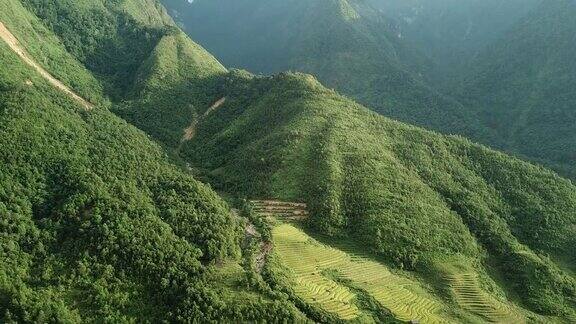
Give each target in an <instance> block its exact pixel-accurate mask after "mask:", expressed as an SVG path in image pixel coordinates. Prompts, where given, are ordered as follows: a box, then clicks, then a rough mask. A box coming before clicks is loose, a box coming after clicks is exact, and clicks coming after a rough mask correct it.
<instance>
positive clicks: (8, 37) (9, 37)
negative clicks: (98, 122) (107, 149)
mask: <svg viewBox="0 0 576 324" xmlns="http://www.w3.org/2000/svg"><path fill="white" fill-rule="evenodd" d="M0 38H2V40H3V41H4V42H6V44H8V46H9V47H10V49H11V50H12V51H14V52H15V53H16V54H18V56H19V57H20V58H21V59H22V61H24V63H26V64H28V65H29V66H31V67H32V68H34V69H35V70H36V71H37V72H38V73H40V75H41V76H42V77H43V78H44V79H46V81H48V82H49V83H50V84H52V85H53V86H54V87H55V88H57V89H58V90H60V91H62V92H64V93H65V94H66V95H67V96H69V97H70V98H72V99H74V100H76V101H77V102H78V103H80V104H81V105H82V106H83V107H84V109H86V110H92V109H93V108H94V105H92V104H91V103H90V102H88V101H87V100H85V99H84V98H82V97H80V96H79V95H77V94H76V93H75V92H74V91H72V90H71V89H70V88H68V87H67V86H66V85H64V83H62V82H60V81H59V80H58V79H56V78H55V77H53V76H52V75H51V74H50V73H48V71H46V70H45V69H44V68H42V67H41V66H40V65H38V64H37V63H36V62H35V61H34V60H33V59H32V58H31V57H30V56H29V55H28V53H27V52H26V51H25V50H24V49H23V48H22V46H20V42H18V39H16V37H15V36H14V35H13V34H12V33H11V32H10V31H9V30H8V29H7V28H6V27H5V26H4V24H3V23H2V22H0Z"/></svg>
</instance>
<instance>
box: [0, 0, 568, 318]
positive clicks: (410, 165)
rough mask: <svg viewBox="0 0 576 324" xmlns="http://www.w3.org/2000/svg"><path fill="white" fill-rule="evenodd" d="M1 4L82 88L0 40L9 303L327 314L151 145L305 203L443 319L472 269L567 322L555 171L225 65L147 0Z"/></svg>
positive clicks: (99, 311)
mask: <svg viewBox="0 0 576 324" xmlns="http://www.w3.org/2000/svg"><path fill="white" fill-rule="evenodd" d="M343 3H344V2H342V3H341V4H343ZM346 8H348V7H345V6H344V7H342V9H343V10H344V9H346ZM0 9H1V10H0V21H1V22H3V23H4V24H5V25H6V26H7V27H8V28H9V29H10V30H11V31H12V32H13V33H14V34H15V36H16V37H18V39H19V41H20V42H21V43H22V45H23V46H24V47H25V48H26V50H27V51H28V52H29V54H30V55H31V56H33V57H34V58H35V60H36V61H37V62H39V64H42V66H43V67H44V68H45V69H47V70H48V71H49V72H50V73H51V74H52V75H54V76H55V77H56V78H58V79H59V80H61V81H62V83H63V84H65V85H67V86H69V87H70V88H71V89H73V90H74V91H75V92H77V93H78V94H79V95H81V96H83V97H84V98H87V100H89V101H90V102H92V103H94V104H95V108H94V109H93V110H92V111H88V112H87V111H85V110H84V109H82V107H81V106H79V105H78V104H76V103H75V102H74V101H73V100H72V99H70V98H69V97H68V96H66V95H65V94H64V93H62V92H61V91H58V90H57V89H56V88H54V87H52V86H51V85H49V84H47V83H46V82H45V81H44V80H43V79H42V78H40V77H39V76H38V75H37V73H36V72H35V71H34V70H33V69H32V68H30V67H28V66H27V65H25V64H24V63H22V62H21V60H20V58H19V57H18V55H16V54H15V53H13V52H12V51H11V50H10V49H9V48H8V46H6V45H5V44H4V43H3V42H0V61H1V64H2V65H1V66H2V67H4V66H6V67H9V68H8V69H4V68H2V69H0V125H1V128H0V143H2V146H1V147H2V149H1V150H0V154H1V155H0V163H2V167H1V168H0V183H2V186H0V188H1V189H0V213H1V214H2V216H4V215H6V217H2V222H1V223H0V231H1V232H0V233H1V235H0V239H1V240H2V245H1V250H0V251H1V253H0V258H2V260H1V261H2V262H0V310H1V312H0V316H3V317H1V318H0V319H1V320H2V321H6V322H11V321H14V322H33V321H36V322H47V321H55V322H61V321H69V322H97V321H112V322H118V321H136V322H140V321H162V320H166V321H170V322H187V321H194V320H196V321H206V320H212V321H224V322H225V321H259V320H261V321H278V320H280V319H282V320H286V321H289V322H302V321H306V320H307V317H308V318H311V319H314V320H315V321H320V322H338V319H337V318H334V317H332V316H331V315H330V314H326V313H323V312H321V311H320V310H318V309H316V308H315V307H314V306H312V305H310V304H308V303H306V302H305V301H303V300H299V299H297V298H295V297H294V295H292V294H291V293H290V289H289V288H290V287H285V285H283V283H282V282H283V281H282V277H283V276H284V274H283V273H285V272H286V273H288V274H289V273H291V272H293V269H284V270H283V269H282V267H281V266H278V265H277V263H276V261H277V260H275V259H274V256H273V255H272V256H270V258H269V259H268V262H267V263H266V264H265V266H264V270H263V273H262V274H261V276H260V275H259V274H257V273H256V272H255V270H254V269H253V268H252V265H251V263H252V259H251V254H250V253H251V252H250V249H251V248H250V247H246V241H249V239H247V237H246V235H242V233H241V228H242V226H241V222H246V220H245V219H244V218H242V217H240V218H238V217H237V216H235V215H234V213H231V211H230V207H229V206H228V204H227V203H225V202H224V201H223V200H222V199H221V198H220V197H219V196H218V195H217V194H216V193H214V191H212V190H211V189H210V188H209V187H208V186H206V185H204V184H201V183H199V182H197V181H196V180H195V179H194V178H193V177H192V176H191V175H190V174H189V173H188V172H186V171H184V169H183V168H182V169H181V168H178V167H176V166H174V165H173V164H171V163H170V162H169V160H168V157H167V154H166V153H169V155H170V156H171V157H174V161H183V162H186V163H187V164H188V165H189V166H190V169H192V170H194V171H195V172H197V173H198V175H200V176H202V179H205V180H206V181H209V182H210V184H211V185H213V186H214V187H216V188H217V189H219V190H222V191H223V192H226V193H227V194H228V195H231V196H233V197H243V196H244V197H248V198H277V199H283V200H288V201H302V202H306V203H307V204H308V206H309V208H310V215H311V217H310V218H309V220H308V224H307V230H308V231H310V232H312V233H315V234H318V235H328V236H329V237H331V238H332V239H334V240H336V241H338V242H344V243H345V242H347V241H352V240H353V241H356V242H357V243H358V245H359V246H360V248H361V249H362V250H364V251H366V252H372V253H374V254H375V256H374V257H373V259H374V260H378V261H379V262H381V264H384V265H386V266H387V267H390V269H393V270H394V271H398V272H400V271H402V270H403V271H404V272H402V273H403V274H404V273H407V274H406V280H409V282H410V281H412V282H413V283H418V284H419V285H420V284H421V285H422V286H424V287H428V289H429V291H427V292H426V294H429V295H433V296H435V299H437V300H440V301H441V304H442V308H443V309H446V311H447V312H449V318H450V319H456V320H459V321H463V322H468V321H472V322H474V321H477V322H480V321H481V318H479V317H478V316H477V315H474V313H473V312H471V311H470V310H467V309H465V308H464V307H461V305H460V304H459V301H458V299H457V297H455V296H454V295H453V294H452V293H450V292H449V291H450V289H451V288H450V287H452V285H453V284H454V283H457V282H458V281H457V279H454V278H460V277H459V276H462V275H463V274H466V275H469V276H471V277H473V278H479V279H478V282H479V284H478V285H479V287H480V288H477V289H479V290H481V291H483V292H484V294H486V295H487V296H489V297H490V298H492V299H494V300H498V301H499V302H500V303H502V304H505V305H508V306H509V307H511V308H514V309H518V315H519V317H520V318H522V319H523V320H527V321H539V320H545V321H558V322H571V321H574V316H575V314H574V312H575V310H574V309H575V302H576V278H575V277H574V271H575V269H576V254H575V251H574V249H573V248H572V247H573V246H575V244H576V241H575V240H576V239H575V238H576V212H575V211H576V187H574V185H572V184H571V182H569V181H568V180H565V179H562V178H560V177H558V176H557V175H556V174H554V173H553V172H551V171H548V170H545V169H543V168H540V167H536V166H533V165H530V164H528V163H526V162H522V161H520V160H517V159H514V158H511V157H509V156H506V155H504V154H500V153H497V152H494V151H491V150H488V149H486V148H484V147H482V146H478V145H475V144H472V143H470V142H469V141H467V140H464V139H462V138H459V137H446V136H442V135H439V134H436V133H432V132H428V131H425V130H422V129H419V128H417V127H413V126H408V125H405V124H402V123H399V122H395V121H391V120H389V119H387V118H384V117H382V116H380V115H377V114H375V113H373V112H370V111H369V110H367V109H366V108H364V107H362V106H360V105H358V104H356V103H354V102H353V101H351V100H350V99H347V98H345V97H343V96H341V95H339V94H337V93H336V92H335V91H333V90H328V89H326V88H325V87H324V86H322V85H321V84H320V83H319V82H318V81H317V80H316V79H315V78H314V77H312V76H310V75H306V74H300V73H282V74H279V75H277V76H273V77H256V76H253V75H251V74H250V73H247V72H242V71H231V72H229V71H227V70H226V69H225V68H224V67H222V65H221V64H220V63H219V62H218V61H216V60H215V59H214V58H213V57H212V56H211V55H210V54H209V53H207V52H206V51H205V50H204V49H202V48H201V47H200V46H198V45H197V44H195V43H194V42H193V41H192V40H190V39H189V38H188V37H186V36H185V35H184V34H183V33H182V32H181V31H180V30H178V29H177V28H175V26H173V24H172V22H171V21H170V19H169V18H167V17H166V16H165V15H164V14H163V10H162V8H161V7H160V6H158V5H157V3H156V2H155V1H151V0H150V1H148V0H141V1H136V0H133V1H128V0H125V1H114V2H109V1H71V0H52V1H49V2H46V1H35V0H22V1H17V0H9V1H6V2H3V3H2V4H0ZM344 12H347V11H346V10H344ZM348 14H349V15H348V16H349V17H353V16H354V15H352V16H350V14H351V12H348ZM70 31H73V32H70ZM139 44H140V45H139ZM116 49H117V50H116ZM106 61H109V62H110V63H111V65H113V66H115V67H114V68H112V66H110V67H109V66H108V65H106V64H104V62H106ZM110 111H113V112H116V113H118V114H120V115H121V116H122V117H124V118H125V119H126V120H128V121H129V122H131V123H132V124H134V125H137V126H138V127H140V128H141V129H142V130H144V131H146V132H147V133H148V134H149V135H150V136H152V137H153V138H154V139H156V140H157V141H158V142H159V143H160V144H161V145H162V147H160V146H159V145H156V144H154V143H152V142H151V140H150V138H149V137H148V136H146V135H145V134H144V133H142V132H140V131H138V130H136V129H135V128H134V127H132V126H130V125H129V124H127V123H125V122H124V121H122V120H120V119H118V118H117V117H116V116H115V115H113V114H112V113H111V112H110ZM163 149H164V150H163ZM252 220H253V221H254V222H256V223H257V224H258V222H262V220H258V219H256V218H252ZM261 230H263V231H262V235H263V236H266V232H265V230H266V226H265V225H262V226H261ZM268 230H269V229H268ZM268 235H270V234H268ZM241 241H242V242H243V243H244V244H241ZM248 244H249V243H248ZM240 255H242V261H241V259H240ZM240 263H241V264H242V265H243V267H241V266H240ZM371 307H375V308H376V309H378V310H380V311H381V312H380V313H378V314H380V315H382V314H384V315H385V317H386V320H389V321H394V320H395V319H393V318H390V317H389V315H386V314H389V313H386V309H384V307H383V306H381V305H380V306H378V304H374V305H372V306H371ZM304 314H305V315H304ZM377 319H380V317H374V321H376V320H377Z"/></svg>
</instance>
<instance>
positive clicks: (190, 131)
mask: <svg viewBox="0 0 576 324" xmlns="http://www.w3.org/2000/svg"><path fill="white" fill-rule="evenodd" d="M225 102H226V97H224V98H221V99H219V100H218V101H216V102H215V103H214V104H212V106H210V108H208V109H207V110H206V111H205V112H204V114H203V115H202V116H201V117H200V118H196V119H194V120H193V121H192V123H191V124H190V126H188V127H187V128H185V129H184V136H182V142H187V141H190V140H192V139H193V138H194V135H196V127H197V126H198V123H199V122H200V121H201V120H202V119H203V118H206V117H208V116H209V115H210V114H211V113H213V112H214V111H216V109H218V108H220V106H222V105H223V104H224V103H225Z"/></svg>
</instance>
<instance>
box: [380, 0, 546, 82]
mask: <svg viewBox="0 0 576 324" xmlns="http://www.w3.org/2000/svg"><path fill="white" fill-rule="evenodd" d="M540 2H542V0H369V3H370V4H372V5H373V6H374V7H375V8H378V9H379V10H380V12H381V13H382V14H383V15H384V16H386V17H389V18H392V20H393V21H394V22H395V23H396V24H397V25H398V33H399V34H401V35H402V37H403V39H404V40H405V41H406V42H408V43H410V44H413V45H414V46H416V47H417V48H418V49H420V50H421V51H422V52H423V53H425V54H426V55H427V56H428V58H430V59H431V60H432V61H433V63H434V65H435V66H434V68H433V69H432V70H431V75H430V77H431V78H432V79H434V80H436V79H439V80H442V81H444V82H450V77H453V76H454V74H455V73H457V72H458V69H460V68H462V66H463V64H465V63H466V62H468V61H469V59H470V58H472V57H474V56H475V55H477V54H478V52H480V51H481V50H483V49H484V47H486V46H487V45H488V44H490V43H492V42H494V41H496V40H498V39H499V38H500V37H502V35H503V34H504V33H506V32H507V31H508V29H509V28H511V26H513V25H514V23H516V22H517V21H518V20H519V19H521V18H523V17H524V16H525V15H526V14H527V13H528V12H530V11H531V10H532V9H533V8H535V7H536V6H537V5H538V4H539V3H540ZM447 79H448V80H447Z"/></svg>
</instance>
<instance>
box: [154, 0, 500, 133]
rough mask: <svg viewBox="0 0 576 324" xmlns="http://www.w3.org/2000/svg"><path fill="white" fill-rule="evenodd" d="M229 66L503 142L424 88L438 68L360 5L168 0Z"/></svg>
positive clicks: (323, 0) (331, 0) (353, 1)
mask: <svg viewBox="0 0 576 324" xmlns="http://www.w3.org/2000/svg"><path fill="white" fill-rule="evenodd" d="M163 2H164V4H165V5H166V6H167V7H168V8H169V13H170V14H171V15H172V16H173V17H174V19H175V20H176V21H177V22H178V23H179V24H180V25H181V26H182V27H183V29H184V30H185V31H186V32H187V33H188V34H189V35H190V36H191V37H192V38H193V39H194V40H195V41H197V42H199V43H200V44H202V45H203V46H205V47H206V48H207V49H208V50H209V51H210V52H212V53H213V54H214V55H216V57H218V58H219V59H220V60H221V61H222V62H223V64H225V65H226V66H229V67H234V68H243V69H247V70H249V71H251V72H254V73H265V74H270V73H277V72H282V71H287V70H293V71H301V72H306V73H310V74H313V75H315V76H317V77H318V79H319V80H320V81H321V82H322V83H323V84H325V85H326V86H327V87H329V88H334V89H337V90H338V91H339V92H341V93H343V94H346V95H349V96H351V97H352V98H354V99H355V100H358V101H359V102H360V103H362V104H365V105H366V106H368V107H370V108H371V109H373V110H375V111H377V112H379V113H382V114H384V115H386V116H389V117H391V118H395V119H399V120H401V121H405V122H409V123H413V124H416V125H420V126H425V127H428V128H432V129H436V130H441V131H443V132H446V133H449V134H463V135H469V136H472V135H474V136H476V138H481V139H483V140H485V141H487V142H495V141H497V139H496V138H494V137H492V136H491V134H490V132H489V131H487V130H486V129H484V128H483V127H482V126H481V125H480V123H478V122H477V120H475V118H474V116H473V115H471V114H469V112H467V110H466V108H465V107H463V106H462V105H460V104H459V103H458V102H456V101H455V100H453V99H451V98H449V97H447V96H444V95H442V94H440V93H438V92H437V91H436V90H434V89H433V88H432V87H430V86H429V85H428V84H426V83H425V82H424V80H423V79H424V78H423V75H425V74H427V73H428V70H429V69H430V68H431V62H429V61H428V60H426V59H425V57H424V55H422V54H421V53H419V52H418V51H417V50H415V49H414V48H412V47H410V46H407V45H406V43H405V42H404V40H403V38H402V36H401V35H399V31H398V30H397V28H396V25H395V24H394V23H393V22H392V21H390V20H388V19H387V18H386V17H385V16H384V15H382V14H381V13H380V12H379V11H377V10H375V9H373V8H372V6H370V5H369V4H368V2H367V1H358V0H312V1H308V0H306V1H304V0H288V1H286V0H271V1H270V0H249V1H234V0H196V1H193V2H192V3H190V2H189V1H186V0H164V1H163Z"/></svg>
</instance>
